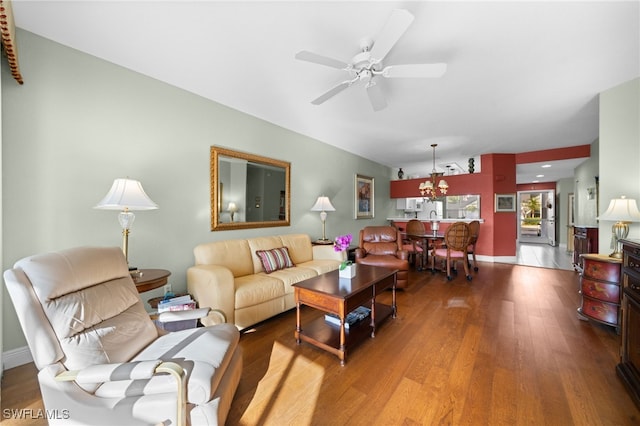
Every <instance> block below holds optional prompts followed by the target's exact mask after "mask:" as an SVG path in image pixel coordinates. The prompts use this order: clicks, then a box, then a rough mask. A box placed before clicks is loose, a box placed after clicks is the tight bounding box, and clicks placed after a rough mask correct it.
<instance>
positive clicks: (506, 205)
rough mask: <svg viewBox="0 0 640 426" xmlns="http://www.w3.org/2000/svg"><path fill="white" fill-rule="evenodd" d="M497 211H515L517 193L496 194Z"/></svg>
mask: <svg viewBox="0 0 640 426" xmlns="http://www.w3.org/2000/svg"><path fill="white" fill-rule="evenodd" d="M495 211H496V212H515V211H516V194H496V204H495Z"/></svg>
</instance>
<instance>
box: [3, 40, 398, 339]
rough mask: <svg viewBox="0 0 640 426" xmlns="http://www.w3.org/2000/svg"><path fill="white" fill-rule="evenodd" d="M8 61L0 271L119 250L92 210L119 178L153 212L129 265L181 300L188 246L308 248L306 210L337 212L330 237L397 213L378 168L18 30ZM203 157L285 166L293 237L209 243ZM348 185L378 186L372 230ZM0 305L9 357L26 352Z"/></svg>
mask: <svg viewBox="0 0 640 426" xmlns="http://www.w3.org/2000/svg"><path fill="white" fill-rule="evenodd" d="M18 48H19V51H20V65H21V71H22V74H23V76H24V79H25V84H24V86H18V85H17V84H15V82H14V81H13V80H12V79H11V76H10V75H9V73H8V70H6V69H3V70H2V86H3V87H2V121H3V127H2V141H3V147H2V148H3V158H2V167H3V175H2V197H3V198H2V201H3V205H4V210H3V226H4V230H5V232H4V235H3V238H2V245H3V248H4V253H3V258H2V262H3V269H7V268H9V267H11V265H13V263H14V262H15V261H16V260H18V259H20V258H22V257H24V256H28V255H32V254H35V253H41V252H45V251H51V250H59V249H64V248H69V247H73V246H79V245H99V246H106V245H111V246H119V245H120V244H121V234H120V232H121V230H120V226H119V225H118V221H117V212H115V211H103V210H94V209H93V208H92V207H93V206H94V205H95V204H96V203H97V202H98V201H99V200H100V199H101V198H102V197H103V196H104V195H105V194H106V193H107V191H108V190H109V188H110V187H111V184H112V182H113V179H115V178H117V177H127V176H128V177H131V178H134V179H138V180H140V181H141V182H142V184H143V186H144V189H145V191H146V192H147V194H148V195H149V196H150V197H151V199H152V200H154V201H155V202H156V203H157V204H158V205H159V207H160V208H159V209H158V210H154V211H143V212H138V213H137V214H136V216H137V217H136V221H135V224H134V225H133V228H132V233H131V235H130V239H129V259H130V263H131V264H132V265H135V266H138V267H147V268H154V267H155V268H165V269H169V270H171V271H172V273H173V274H172V277H171V283H172V285H173V288H174V290H177V291H179V290H181V289H182V290H184V289H185V288H186V282H185V281H186V269H187V268H188V267H189V266H191V265H192V264H193V252H192V251H193V248H194V247H195V246H196V245H197V244H199V243H203V242H207V241H215V240H225V239H232V238H244V237H252V236H260V235H275V234H283V233H298V232H300V233H307V234H309V235H311V237H312V238H319V237H320V235H321V232H322V227H321V223H320V219H319V214H318V212H311V211H309V209H310V208H311V206H312V205H313V204H314V202H315V200H316V198H317V197H318V196H319V195H321V194H325V195H327V196H328V197H330V199H331V202H332V203H333V205H334V206H335V208H336V211H335V212H331V213H329V215H328V219H327V235H328V236H329V237H333V236H335V235H337V234H341V233H347V232H351V233H354V234H356V233H357V232H358V231H359V230H360V229H361V228H362V227H363V226H366V225H372V224H383V223H385V218H386V217H387V216H389V215H390V213H391V212H393V211H395V205H392V204H393V203H391V201H390V199H389V178H390V176H391V170H390V169H389V168H387V167H385V166H382V165H380V164H377V163H374V162H371V161H368V160H365V159H363V158H361V157H358V156H355V155H352V154H349V153H347V152H345V151H342V150H340V149H337V148H335V147H333V146H330V145H327V144H324V143H321V142H319V141H317V140H314V139H311V138H308V137H305V136H302V135H300V134H297V133H294V132H291V131H288V130H286V129H283V128H281V127H278V126H275V125H273V124H270V123H268V122H265V121H263V120H260V119H257V118H255V117H252V116H249V115H246V114H243V113H241V112H238V111H236V110H233V109H230V108H227V107H225V106H222V105H220V104H217V103H215V102H212V101H209V100H206V99H204V98H201V97H199V96H196V95H194V94H192V93H188V92H186V91H183V90H180V89H177V88H175V87H172V86H169V85H167V84H164V83H162V82H159V81H157V80H154V79H151V78H148V77H145V76H143V75H140V74H137V73H135V72H132V71H130V70H127V69H124V68H122V67H119V66H116V65H113V64H111V63H108V62H105V61H103V60H101V59H98V58H95V57H92V56H89V55H86V54H83V53H81V52H79V51H76V50H73V49H69V48H67V47H64V46H62V45H59V44H56V43H54V42H52V41H50V40H47V39H44V38H41V37H38V36H36V35H34V34H31V33H28V32H25V31H22V30H19V31H18ZM5 68H6V67H5ZM221 84H224V83H221ZM211 145H220V146H225V147H230V148H233V149H237V150H241V151H245V152H251V153H255V154H259V155H264V156H268V157H272V158H277V159H279V160H284V161H289V162H291V226H289V227H278V228H263V229H254V230H241V231H220V232H211V231H210V213H209V202H210V200H209V147H210V146H211ZM355 173H360V174H364V175H367V176H372V177H374V178H375V179H376V185H375V196H376V199H375V206H376V212H375V213H376V217H375V219H372V220H355V219H354V175H355ZM155 295H156V294H153V293H151V294H150V293H146V294H144V295H143V299H147V298H149V297H152V296H155ZM4 299H5V300H4V303H3V307H2V316H3V342H4V350H5V351H8V350H11V349H15V348H20V347H23V346H25V345H26V343H25V340H24V337H23V336H22V332H21V330H20V326H19V324H18V322H17V318H16V316H15V312H14V310H13V306H12V305H11V302H10V300H9V298H8V297H7V296H6V295H5V297H4Z"/></svg>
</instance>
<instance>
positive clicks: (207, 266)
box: [187, 234, 346, 329]
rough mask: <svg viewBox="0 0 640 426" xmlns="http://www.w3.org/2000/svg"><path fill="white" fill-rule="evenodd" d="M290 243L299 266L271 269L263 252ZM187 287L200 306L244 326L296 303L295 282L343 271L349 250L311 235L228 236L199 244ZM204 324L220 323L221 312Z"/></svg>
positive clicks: (290, 249) (287, 245)
mask: <svg viewBox="0 0 640 426" xmlns="http://www.w3.org/2000/svg"><path fill="white" fill-rule="evenodd" d="M279 247H287V249H288V252H289V256H290V258H291V261H292V262H293V264H294V265H295V266H293V267H289V268H284V269H279V270H276V271H274V272H271V273H266V272H265V269H264V267H263V263H262V261H261V259H260V257H259V256H258V254H256V252H257V251H258V250H272V249H277V248H279ZM193 253H194V255H195V266H192V267H191V268H189V269H188V270H187V287H188V291H189V293H190V294H191V296H192V297H193V298H194V299H195V300H197V301H198V304H199V306H200V307H210V308H212V309H219V310H221V311H223V312H224V313H225V315H226V316H227V322H229V323H232V324H235V325H236V327H238V328H239V329H244V328H247V327H249V326H251V325H254V324H256V323H258V322H260V321H262V320H265V319H267V318H270V317H272V316H274V315H277V314H279V313H281V312H284V311H286V310H289V309H291V308H293V307H295V300H294V291H293V290H294V289H293V287H292V284H295V283H297V282H300V281H303V280H306V279H307V278H312V277H315V276H317V275H320V274H323V273H325V272H329V271H332V270H335V269H338V267H339V266H340V263H341V262H342V261H343V260H344V258H345V256H346V254H345V253H344V252H336V251H335V250H334V249H333V246H331V245H324V246H322V245H317V246H316V245H312V244H311V239H310V238H309V236H308V235H305V234H290V235H280V236H271V237H257V238H249V239H242V240H226V241H217V242H211V243H205V244H200V245H198V246H197V247H196V248H195V249H194V250H193ZM201 321H202V323H203V324H204V325H213V324H217V323H219V322H220V317H219V316H218V315H216V314H215V313H212V314H210V315H209V316H207V317H205V318H202V319H201Z"/></svg>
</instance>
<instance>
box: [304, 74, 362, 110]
mask: <svg viewBox="0 0 640 426" xmlns="http://www.w3.org/2000/svg"><path fill="white" fill-rule="evenodd" d="M352 84H353V80H346V81H343V82H342V83H340V84H338V85H337V86H334V87H332V88H331V89H329V90H328V91H326V92H325V93H324V94H322V95H320V96H318V97H317V98H316V99H314V100H312V101H311V103H312V104H314V105H320V104H321V103H323V102H325V101H327V100H329V99H330V98H332V97H334V96H335V95H337V94H338V93H340V92H342V91H343V90H344V89H346V88H347V87H349V86H351V85H352Z"/></svg>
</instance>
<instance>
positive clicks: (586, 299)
mask: <svg viewBox="0 0 640 426" xmlns="http://www.w3.org/2000/svg"><path fill="white" fill-rule="evenodd" d="M580 257H581V260H582V265H583V269H582V272H581V276H580V296H581V306H580V307H579V308H578V315H579V316H580V318H581V319H591V320H594V321H598V322H601V323H603V324H607V325H611V326H613V327H616V331H619V326H620V305H621V302H622V291H621V288H620V266H621V264H622V260H620V259H615V258H613V257H609V256H607V255H603V254H583V255H581V256H580Z"/></svg>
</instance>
